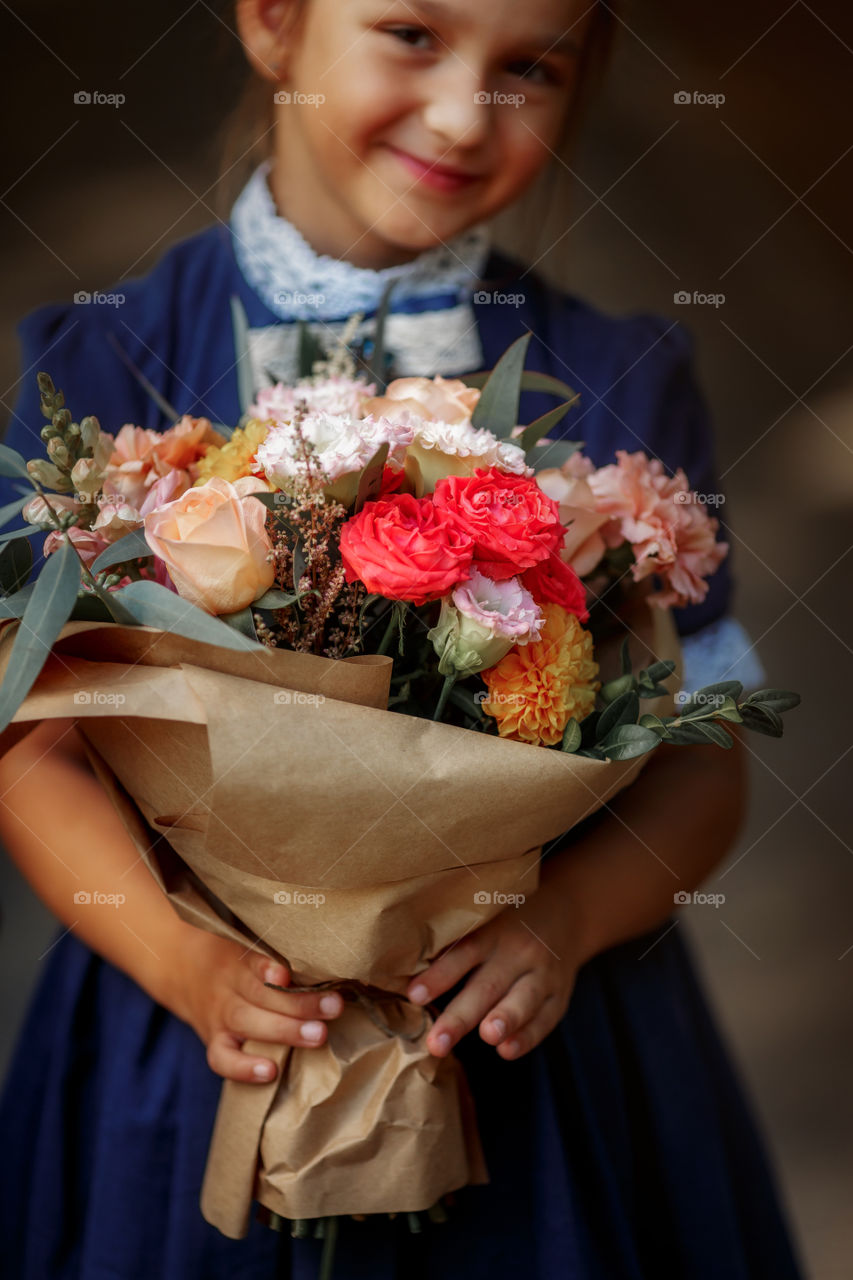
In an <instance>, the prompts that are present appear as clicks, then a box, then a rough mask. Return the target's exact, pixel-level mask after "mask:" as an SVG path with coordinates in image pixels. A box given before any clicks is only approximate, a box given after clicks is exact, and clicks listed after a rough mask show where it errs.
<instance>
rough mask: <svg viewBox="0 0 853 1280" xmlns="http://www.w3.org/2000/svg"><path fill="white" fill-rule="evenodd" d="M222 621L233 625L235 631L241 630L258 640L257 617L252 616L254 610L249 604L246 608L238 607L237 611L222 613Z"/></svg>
mask: <svg viewBox="0 0 853 1280" xmlns="http://www.w3.org/2000/svg"><path fill="white" fill-rule="evenodd" d="M219 620H220V622H225V623H227V625H228V626H229V627H233V628H234V630H235V631H239V632H240V633H241V635H244V636H248V637H249V639H250V640H257V638H258V633H257V631H256V630H255V619H254V618H253V617H252V610H251V608H249V606H248V605H247V606H246V608H245V609H238V610H237V612H236V613H220V615H219Z"/></svg>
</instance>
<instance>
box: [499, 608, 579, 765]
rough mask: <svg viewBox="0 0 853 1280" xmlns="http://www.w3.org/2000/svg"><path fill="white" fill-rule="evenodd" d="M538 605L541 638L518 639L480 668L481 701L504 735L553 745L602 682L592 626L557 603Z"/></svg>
mask: <svg viewBox="0 0 853 1280" xmlns="http://www.w3.org/2000/svg"><path fill="white" fill-rule="evenodd" d="M541 608H542V611H543V613H544V614H545V619H546V621H545V626H544V627H543V628H542V633H541V636H540V638H539V640H535V641H531V642H530V643H528V644H525V645H516V646H515V647H514V648H513V649H511V650H510V651H509V653H508V654H507V655H506V657H505V658H502V659H501V661H500V662H499V663H497V665H496V666H494V667H490V668H489V669H488V670H487V671H483V672H482V677H483V679H484V681H485V682H486V685H487V687H488V690H489V696H488V698H486V699H485V700H484V702H483V704H482V705H483V710H484V711H485V712H487V714H488V715H490V716H494V718H495V719H496V720H497V722H498V733H499V734H500V735H501V737H502V738H515V739H518V740H519V741H521V742H530V743H532V744H534V745H538V744H540V743H541V744H542V745H543V746H546V747H552V746H555V745H556V744H557V743H558V742H560V740H561V739H562V736H563V730H564V729H565V727H566V725H567V723H568V721H569V720H570V719H572V717H574V718H575V719H576V720H583V718H584V716H587V715H589V713H590V711H592V710H593V708H594V705H595V693H596V690H597V689H599V688H600V687H601V682H600V681H599V680H596V676H597V675H598V663H597V662H594V661H593V657H592V635H591V634H590V632H589V631H585V630H584V628H583V627H582V626H581V624H580V623H579V622H578V620H577V618H576V617H575V615H574V614H573V613H568V612H567V611H566V610H565V609H563V608H562V607H561V606H560V605H558V604H550V603H548V604H543V605H542V606H541Z"/></svg>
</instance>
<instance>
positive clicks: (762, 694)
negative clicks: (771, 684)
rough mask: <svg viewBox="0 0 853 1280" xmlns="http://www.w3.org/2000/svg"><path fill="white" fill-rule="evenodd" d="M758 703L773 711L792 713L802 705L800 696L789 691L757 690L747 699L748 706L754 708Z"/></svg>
mask: <svg viewBox="0 0 853 1280" xmlns="http://www.w3.org/2000/svg"><path fill="white" fill-rule="evenodd" d="M756 702H760V703H763V704H765V705H766V706H768V707H770V709H771V710H772V711H778V712H782V711H792V710H793V708H794V707H798V706H799V705H800V695H799V694H798V693H792V692H791V691H790V690H788V689H756V691H755V693H751V694H750V695H749V697H748V698H747V699H746V705H747V706H752V704H753V703H756Z"/></svg>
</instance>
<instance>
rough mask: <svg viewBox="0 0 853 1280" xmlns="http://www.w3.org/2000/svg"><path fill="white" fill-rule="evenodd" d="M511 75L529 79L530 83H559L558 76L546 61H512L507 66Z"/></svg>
mask: <svg viewBox="0 0 853 1280" xmlns="http://www.w3.org/2000/svg"><path fill="white" fill-rule="evenodd" d="M507 71H509V73H510V75H514V76H518V77H519V79H521V80H527V81H528V83H530V84H557V83H558V77H557V75H556V74H555V73H554V71H553V70H552V69H551V68H550V67H549V66H547V65H546V64H545V63H544V62H511V63H510V64H509V66H508V67H507Z"/></svg>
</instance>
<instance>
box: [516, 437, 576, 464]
mask: <svg viewBox="0 0 853 1280" xmlns="http://www.w3.org/2000/svg"><path fill="white" fill-rule="evenodd" d="M513 443H516V442H515V441H514V442H513ZM582 448H583V441H581V440H549V441H548V442H547V443H545V444H535V445H534V446H533V448H532V449H528V450H527V453H526V454H525V455H524V461H525V462H526V463H527V465H528V467H532V468H533V470H534V471H542V470H543V469H544V468H545V467H562V466H563V465H564V463H566V462H568V460H569V458H570V457H571V456H572V454H573V453H577V451H578V449H582Z"/></svg>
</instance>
